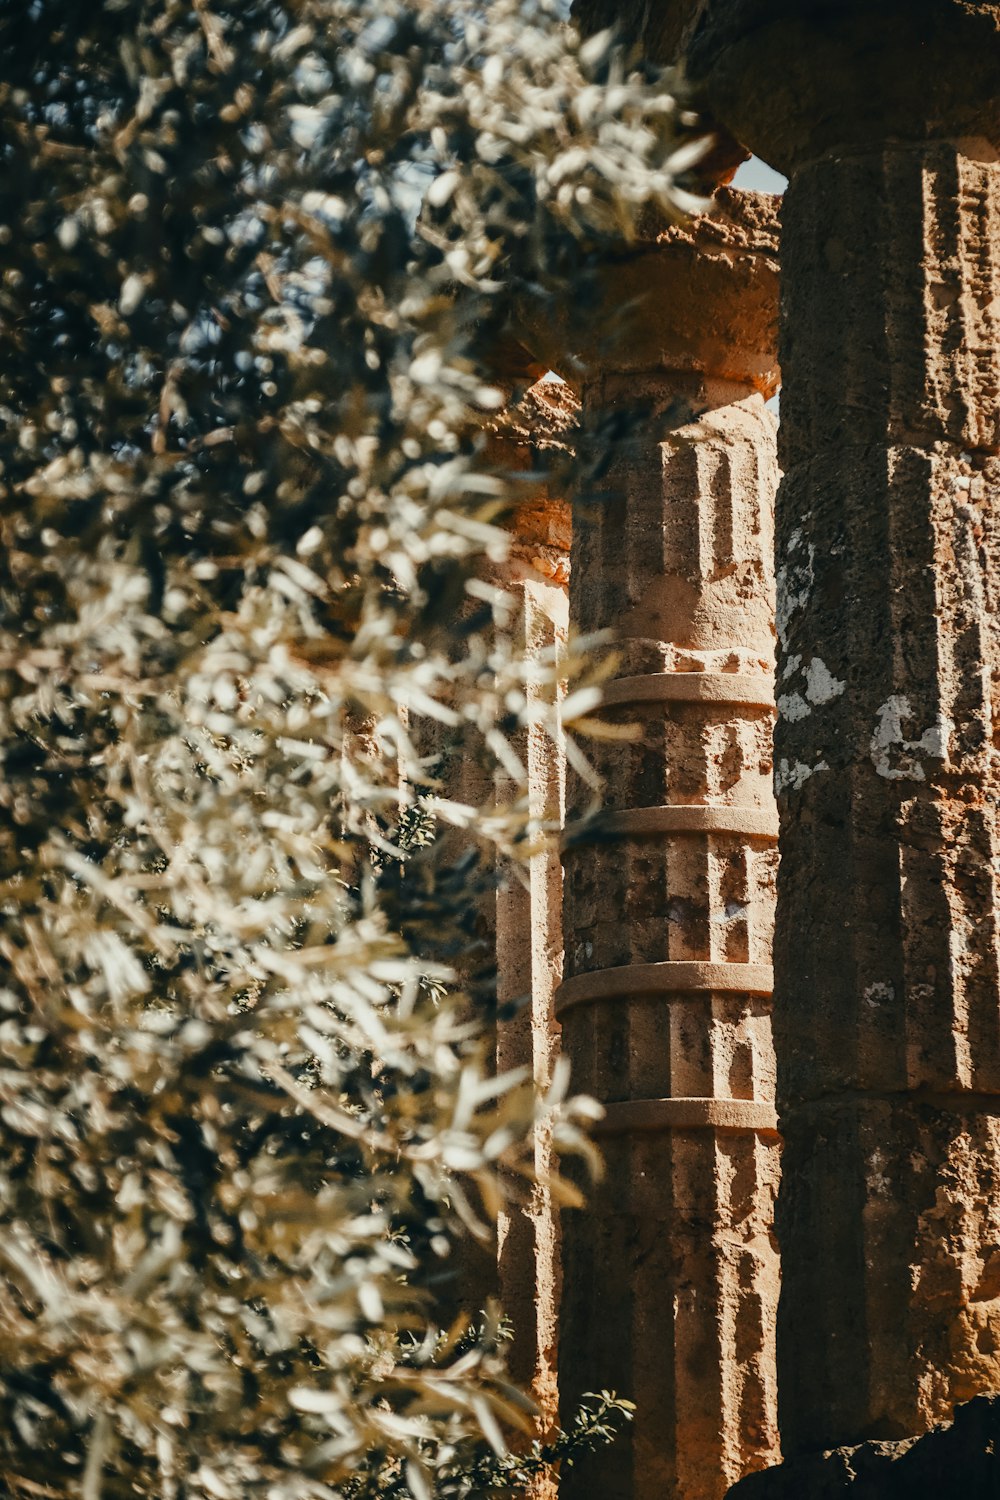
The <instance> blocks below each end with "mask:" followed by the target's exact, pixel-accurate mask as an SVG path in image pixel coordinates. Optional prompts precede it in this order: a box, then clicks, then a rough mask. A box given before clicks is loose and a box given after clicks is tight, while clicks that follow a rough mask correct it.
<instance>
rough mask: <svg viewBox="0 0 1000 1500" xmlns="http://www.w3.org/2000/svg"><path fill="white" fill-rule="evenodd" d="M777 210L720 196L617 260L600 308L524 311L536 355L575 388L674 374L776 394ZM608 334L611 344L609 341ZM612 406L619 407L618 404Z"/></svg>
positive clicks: (740, 196) (762, 202)
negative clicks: (628, 376)
mask: <svg viewBox="0 0 1000 1500" xmlns="http://www.w3.org/2000/svg"><path fill="white" fill-rule="evenodd" d="M777 202H778V200H777V199H776V198H774V197H772V196H771V195H770V194H766V193H745V192H739V191H738V190H736V189H733V188H722V189H720V191H719V193H718V195H717V203H716V207H715V209H714V210H713V212H712V213H710V214H704V215H700V216H699V217H697V218H695V219H693V220H691V221H690V223H688V224H684V225H680V224H675V225H670V226H669V227H668V228H665V229H663V230H662V232H661V233H660V234H659V235H658V236H657V237H656V238H655V239H652V240H649V241H648V242H643V243H641V244H640V245H638V246H633V247H630V248H627V249H624V250H623V251H622V254H621V256H620V257H618V258H617V259H614V260H609V261H608V263H607V265H606V266H605V267H604V268H603V272H602V276H601V279H600V287H599V290H598V299H597V305H596V306H592V305H590V304H589V303H588V304H586V305H584V306H565V307H563V308H562V309H560V310H558V311H557V312H556V314H555V315H554V314H553V311H552V309H551V308H550V307H549V306H548V304H546V305H545V308H544V310H543V312H542V313H541V314H539V313H537V312H536V311H535V310H533V309H532V308H531V307H530V306H527V305H525V306H524V307H523V309H522V314H523V318H524V329H523V330H522V336H523V337H524V338H525V339H526V340H527V341H528V342H530V344H531V348H532V352H533V353H534V354H535V355H537V357H538V358H539V359H540V360H542V361H544V362H546V363H548V364H550V365H551V366H552V368H554V369H557V370H559V372H560V373H561V374H565V376H566V378H567V379H569V380H572V381H575V382H577V383H578V384H584V383H590V384H591V385H593V382H594V380H595V378H598V377H599V376H600V373H601V372H602V371H604V370H605V369H608V370H613V371H614V373H615V375H616V376H619V375H621V374H624V373H626V372H634V373H636V374H642V373H644V372H648V371H651V370H658V369H664V368H670V369H672V370H674V371H676V372H684V371H690V372H692V373H697V374H708V375H710V376H711V377H713V379H715V380H717V381H718V380H731V381H733V382H736V383H739V384H742V385H744V386H750V387H752V388H753V389H754V390H758V391H762V392H763V393H764V394H765V395H767V396H770V395H772V394H773V393H774V391H775V390H776V389H777V385H778V378H779V376H778V362H777V354H776V349H777V343H776V337H777V317H778V219H777ZM611 330H613V337H612V336H611ZM616 399H624V396H619V397H618V398H616Z"/></svg>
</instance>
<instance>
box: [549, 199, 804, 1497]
mask: <svg viewBox="0 0 1000 1500" xmlns="http://www.w3.org/2000/svg"><path fill="white" fill-rule="evenodd" d="M722 197H723V204H722V207H721V208H720V211H719V214H718V215H717V216H716V217H714V218H711V219H706V220H703V221H699V222H697V223H696V224H695V225H694V226H692V227H689V228H687V229H684V230H680V229H676V230H671V231H668V232H667V233H666V234H664V235H663V236H662V237H661V238H660V240H659V241H658V242H657V243H656V244H654V245H649V246H648V247H646V248H645V249H643V250H642V251H640V252H639V253H637V254H636V255H634V256H632V257H630V258H624V257H623V260H622V262H621V264H620V265H619V266H618V267H616V268H613V269H609V272H608V278H607V306H606V307H605V309H604V312H603V315H602V316H604V317H607V316H611V315H612V310H613V309H619V310H620V311H618V312H617V314H615V315H616V316H619V317H621V318H623V319H626V320H627V324H626V334H625V337H623V338H622V339H621V341H620V343H618V344H616V346H615V347H616V352H615V360H616V363H615V365H614V367H610V368H609V367H608V366H607V365H604V366H603V367H602V366H601V365H600V363H599V362H598V361H599V354H598V353H597V351H596V350H595V351H594V352H591V353H589V354H588V353H587V352H586V351H585V353H584V361H585V365H586V368H587V370H588V374H587V377H586V379H585V381H584V385H583V413H584V417H583V420H584V425H585V426H586V425H587V424H588V423H590V424H591V425H594V424H599V423H604V424H607V423H609V422H611V423H612V424H614V423H615V421H616V420H617V419H618V418H620V417H624V418H625V420H624V422H619V427H620V430H621V433H622V435H621V437H620V440H619V441H618V443H617V446H616V448H615V449H614V451H613V454H612V461H611V465H610V468H609V470H608V472H607V474H606V476H605V478H604V479H603V480H602V482H601V484H600V488H599V491H598V492H597V493H595V494H592V495H590V496H588V497H581V503H580V505H579V508H578V514H577V515H576V516H575V517H574V536H573V565H572V573H571V582H570V601H571V621H572V623H573V625H575V627H576V628H577V629H580V630H583V631H590V630H598V629H606V628H609V627H611V628H613V629H614V631H615V634H616V649H617V652H618V656H619V664H618V670H617V674H616V676H615V677H614V679H613V680H612V681H611V682H610V683H609V684H608V686H607V690H606V696H605V703H606V708H605V710H604V713H603V716H604V717H605V718H606V720H607V721H608V722H610V723H614V724H633V725H637V726H638V731H639V733H638V738H636V739H633V740H624V741H623V740H621V739H617V740H598V741H595V742H592V743H589V744H588V746H587V749H588V753H589V754H591V755H592V757H593V759H594V760H595V762H596V765H597V768H598V770H599V771H600V772H601V773H602V775H603V777H604V781H605V796H604V811H603V812H602V814H601V816H600V819H599V821H598V823H597V824H596V825H594V824H587V823H584V824H583V825H582V826H581V825H580V824H579V823H578V822H577V823H574V814H573V809H572V807H571V808H570V812H569V817H568V828H567V849H566V854H565V857H564V867H565V878H566V892H565V912H564V917H565V941H566V978H565V980H564V983H563V985H562V987H561V989H560V991H559V993H558V995H557V1000H556V1009H557V1013H558V1015H559V1018H560V1020H561V1023H562V1033H563V1049H564V1051H565V1052H566V1054H567V1055H568V1056H569V1058H570V1060H571V1063H572V1068H573V1075H572V1076H573V1084H574V1087H575V1088H576V1089H582V1090H585V1091H587V1092H590V1093H592V1094H593V1095H594V1096H596V1097H597V1098H598V1099H599V1100H601V1101H602V1103H604V1105H605V1107H606V1116H605V1119H604V1121H603V1122H602V1124H601V1126H600V1127H599V1131H600V1144H601V1147H602V1149H603V1152H604V1155H605V1160H606V1175H605V1179H604V1181H603V1183H602V1184H601V1185H600V1186H599V1187H598V1188H596V1189H594V1190H592V1192H591V1193H590V1195H589V1197H588V1202H587V1206H586V1207H585V1208H584V1209H583V1210H574V1211H573V1212H571V1213H569V1214H567V1215H565V1216H564V1237H565V1253H564V1280H563V1302H562V1315H561V1316H562V1323H561V1341H560V1355H559V1369H560V1388H561V1400H562V1407H563V1421H564V1424H565V1423H567V1422H569V1421H571V1420H572V1414H573V1411H574V1409H575V1406H576V1404H577V1402H578V1400H579V1397H580V1395H581V1394H582V1393H583V1392H585V1391H588V1390H594V1389H600V1388H602V1387H605V1388H613V1389H615V1390H616V1391H617V1392H618V1393H619V1394H620V1395H623V1396H627V1397H628V1398H630V1399H631V1400H633V1401H634V1402H635V1403H636V1406H637V1411H636V1415H635V1420H634V1423H633V1424H632V1426H631V1428H630V1429H628V1430H626V1431H625V1432H624V1433H623V1434H622V1436H621V1437H620V1438H619V1439H618V1441H617V1442H616V1443H615V1444H614V1445H613V1446H612V1447H610V1448H608V1449H602V1450H601V1451H600V1452H599V1453H598V1454H597V1455H595V1456H594V1457H593V1458H592V1459H589V1460H587V1461H585V1462H583V1463H581V1464H580V1465H579V1466H578V1467H576V1468H574V1469H572V1470H570V1471H568V1472H567V1473H566V1474H564V1476H563V1482H562V1492H563V1494H564V1495H565V1496H567V1497H570V1496H572V1497H576V1496H585V1495H586V1496H593V1495H597V1494H599V1495H602V1496H604V1497H607V1500H626V1497H628V1500H654V1497H655V1500H667V1497H671V1500H673V1497H676V1500H718V1497H720V1496H722V1495H723V1494H724V1493H725V1490H726V1489H727V1487H728V1485H729V1484H730V1483H732V1481H734V1480H735V1479H737V1478H738V1477H739V1476H740V1475H741V1474H743V1473H745V1472H747V1471H748V1470H752V1469H754V1468H759V1467H761V1466H763V1465H765V1464H767V1463H770V1462H773V1461H774V1460H775V1457H776V1454H777V1447H776V1417H775V1380H774V1350H773V1339H774V1317H775V1306H776V1301H777V1292H778V1261H777V1255H776V1250H775V1244H774V1240H773V1236H772V1233H771V1222H772V1206H773V1198H774V1193H775V1188H776V1184H777V1178H778V1154H779V1144H778V1137H777V1133H776V1129H775V1112H774V1104H773V1090H774V1057H773V1049H772V1044H771V1027H770V992H771V967H770V964H771V935H772V919H773V902H774V875H775V843H776V834H777V819H776V813H775V808H774V800H773V792H772V786H771V726H772V717H773V701H774V683H773V570H772V549H773V535H772V505H773V496H774V490H775V486H776V483H777V464H776V457H775V421H774V418H773V415H772V413H771V412H770V411H768V410H767V409H766V407H765V397H766V396H767V395H768V394H770V392H771V390H772V389H773V388H774V384H775V382H776V373H777V372H776V362H775V356H774V336H775V323H776V316H777V285H776V278H777V262H776V232H775V214H774V200H772V199H767V198H761V197H758V196H757V195H754V194H734V193H726V194H723V195H722ZM596 322H597V323H599V322H600V319H597V320H596ZM585 800H586V789H585V788H581V787H579V786H578V787H577V807H576V813H577V815H579V812H580V807H581V804H582V803H584V802H585Z"/></svg>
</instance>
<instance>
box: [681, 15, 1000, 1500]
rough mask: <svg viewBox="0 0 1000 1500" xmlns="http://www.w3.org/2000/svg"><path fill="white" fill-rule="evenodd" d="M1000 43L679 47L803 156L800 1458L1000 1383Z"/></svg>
mask: <svg viewBox="0 0 1000 1500" xmlns="http://www.w3.org/2000/svg"><path fill="white" fill-rule="evenodd" d="M998 50H1000V6H998V5H996V4H987V3H971V0H916V3H914V4H913V5H906V6H904V5H902V4H886V5H882V6H877V7H872V6H863V5H860V4H857V3H855V0H848V3H845V4H844V5H842V6H837V7H833V6H829V5H825V4H821V3H819V0H801V3H799V0H795V3H793V0H708V3H707V4H706V5H705V6H704V7H703V10H702V14H701V17H700V20H699V23H698V28H697V31H696V34H695V37H694V41H693V43H692V51H691V55H690V59H689V61H690V67H691V72H692V74H693V75H694V76H695V77H696V78H697V79H698V80H699V81H700V86H701V87H702V88H703V89H704V90H705V92H706V95H707V96H708V97H710V98H712V99H713V100H714V101H715V105H716V108H717V110H718V111H719V112H720V114H721V115H722V118H723V119H724V120H725V121H726V123H727V124H728V125H729V127H730V128H731V129H732V130H733V132H734V133H735V134H736V135H737V136H738V137H739V138H740V139H741V140H745V141H746V142H747V143H748V145H750V146H751V147H752V148H754V149H756V150H758V151H759V152H760V153H761V154H762V155H763V156H764V157H765V159H767V160H768V161H770V162H771V163H772V164H774V165H775V166H778V167H780V168H782V169H783V170H785V171H787V172H788V173H789V174H790V178H791V181H790V186H789V189H788V193H787V195H786V197H785V199H784V203H783V208H782V275H783V293H782V374H783V379H784V386H783V395H782V428H781V453H782V463H783V467H784V469H785V478H784V480H783V483H782V487H781V491H780V493H779V498H778V504H777V565H778V573H777V581H778V589H777V622H778V632H779V650H778V685H777V696H778V708H779V720H778V724H777V728H776V734H775V759H776V766H777V775H776V784H777V788H778V793H779V810H780V817H781V835H780V840H781V873H780V878H779V900H778V918H777V932H776V939H775V1011H774V1035H775V1046H776V1052H777V1059H778V1106H779V1115H780V1120H781V1126H782V1132H783V1135H784V1137H785V1143H786V1144H785V1153H784V1158H783V1179H782V1188H781V1193H780V1196H779V1203H778V1232H779V1239H780V1242H781V1246H782V1256H783V1276H784V1282H783V1290H782V1299H781V1305H780V1309H779V1320H778V1369H779V1404H780V1417H781V1433H782V1445H783V1448H784V1449H785V1451H786V1452H789V1453H793V1454H794V1453H797V1452H808V1451H816V1450H821V1449H826V1448H833V1447H836V1446H839V1445H843V1444H857V1443H859V1442H861V1441H862V1440H864V1439H869V1438H874V1439H891V1438H901V1437H905V1436H912V1435H914V1434H917V1433H920V1432H923V1431H925V1430H926V1429H927V1428H928V1427H929V1426H930V1425H931V1424H933V1423H934V1422H935V1421H939V1420H942V1419H946V1418H947V1417H948V1416H949V1415H950V1413H951V1411H952V1410H953V1408H954V1406H955V1404H956V1403H958V1402H962V1401H964V1400H967V1399H968V1398H970V1397H972V1396H974V1395H976V1394H977V1393H979V1392H989V1391H995V1390H997V1389H1000V1253H998V1250H997V1246H998V1245H1000V1050H998V1049H1000V977H998V970H997V936H998V934H997V930H996V897H997V891H996V878H997V876H996V872H997V854H998V848H997V842H998V830H997V807H998V795H997V794H998V779H997V778H998V769H997V767H998V762H997V754H996V746H997V727H996V723H995V717H996V711H997V704H996V694H997V682H998V675H1000V633H998V623H997V614H996V602H997V601H996V597H995V595H996V589H997V576H998V567H1000V551H998V548H1000V535H998V525H997V519H996V506H995V503H994V499H995V495H996V492H997V485H998V481H1000V459H998V456H997V450H998V446H1000V412H998V390H1000V337H998V333H1000V329H998V318H1000V304H998V301H997V291H998V276H1000V239H998V218H1000V150H998V148H1000V97H998V96H1000V70H998V68H997V56H998ZM879 80H881V82H879ZM775 1482H776V1484H777V1483H778V1479H777V1477H776V1481H775ZM774 1492H775V1493H779V1492H781V1491H779V1490H778V1489H775V1491H774ZM782 1493H783V1492H782Z"/></svg>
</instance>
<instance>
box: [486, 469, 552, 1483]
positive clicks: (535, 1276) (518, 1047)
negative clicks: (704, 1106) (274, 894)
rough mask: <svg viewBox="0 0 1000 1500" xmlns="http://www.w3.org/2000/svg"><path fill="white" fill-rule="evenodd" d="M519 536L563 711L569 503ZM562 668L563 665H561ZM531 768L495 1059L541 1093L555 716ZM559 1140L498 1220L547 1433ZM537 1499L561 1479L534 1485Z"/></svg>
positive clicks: (528, 602)
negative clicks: (525, 843)
mask: <svg viewBox="0 0 1000 1500" xmlns="http://www.w3.org/2000/svg"><path fill="white" fill-rule="evenodd" d="M513 530H514V532H515V536H516V538H517V540H516V542H515V543H514V548H513V555H512V556H511V558H510V559H509V560H508V562H507V563H506V564H505V579H504V586H505V588H506V589H507V590H508V591H509V592H510V593H512V594H514V596H515V597H516V598H518V600H519V601H520V615H519V626H518V628H519V630H520V632H521V633H522V641H523V646H524V650H525V653H526V655H527V657H528V659H529V660H531V661H533V662H535V663H537V668H538V670H537V673H536V674H535V676H534V677H533V679H532V680H530V681H529V683H528V685H527V691H528V698H529V703H534V704H536V705H538V707H539V708H541V709H542V710H543V713H544V715H545V717H546V718H550V716H553V715H554V714H556V713H557V704H558V698H559V692H560V685H559V682H558V680H557V679H555V678H554V677H553V668H555V667H556V663H558V661H559V658H560V656H561V655H562V653H563V651H564V649H565V642H566V629H567V616H568V599H567V584H568V580H569V537H570V517H569V506H568V505H567V504H566V503H565V502H564V501H563V502H561V501H558V500H555V499H550V498H548V497H547V496H541V497H538V498H536V499H535V500H533V501H531V502H528V503H526V504H524V505H522V506H521V507H520V508H519V510H518V512H517V513H516V515H515V517H514V520H513ZM556 669H557V668H556ZM520 749H521V752H522V754H523V756H524V759H525V762H526V765H527V771H528V797H529V804H530V812H531V816H532V818H533V819H534V820H536V822H537V824H538V825H540V826H542V827H543V828H544V829H547V830H548V837H547V838H544V839H542V840H541V841H539V844H538V847H537V849H536V851H535V852H534V853H533V854H532V855H531V857H530V859H529V861H528V866H527V870H526V871H525V870H524V869H521V870H520V871H516V872H515V871H510V872H508V875H507V878H506V879H505V880H503V881H502V882H501V887H500V890H499V892H498V895H497V1000H498V1003H499V1007H500V1019H499V1022H498V1026H497V1066H498V1068H499V1069H500V1070H501V1071H503V1070H505V1069H508V1068H520V1067H523V1068H527V1069H528V1070H529V1071H530V1074H531V1076H532V1078H533V1080H534V1084H535V1088H536V1091H537V1093H538V1095H539V1097H543V1096H544V1095H545V1093H546V1092H547V1091H548V1089H549V1088H550V1086H551V1084H552V1080H553V1072H554V1068H555V1060H556V1057H557V1056H558V1050H559V1043H558V1027H557V1025H556V1020H555V1012H554V996H555V991H556V988H557V986H558V984H559V980H560V979H561V977H562V871H561V869H560V864H559V846H558V836H557V832H556V830H558V828H559V827H560V826H561V823H562V818H563V805H564V797H565V784H566V777H565V761H564V759H563V755H562V752H561V745H560V742H559V739H558V736H557V737H555V738H553V735H552V733H551V724H550V723H548V724H547V723H544V722H537V723H533V724H531V725H529V727H528V729H527V730H526V732H525V734H524V735H523V737H522V744H521V746H520ZM552 1157H553V1152H552V1143H551V1139H550V1136H549V1135H548V1134H547V1133H546V1132H545V1130H544V1129H539V1130H537V1131H536V1133H535V1141H534V1165H535V1173H536V1178H537V1180H536V1182H535V1183H534V1185H533V1186H532V1188H531V1189H530V1192H529V1193H528V1196H527V1198H526V1199H524V1198H522V1199H521V1201H517V1200H516V1199H515V1200H514V1201H512V1202H511V1204H509V1205H508V1206H507V1207H506V1208H505V1209H504V1211H503V1212H502V1213H501V1215H500V1222H499V1225H498V1247H497V1249H498V1268H499V1294H500V1303H501V1306H502V1308H503V1311H504V1314H505V1315H506V1316H507V1317H508V1318H509V1319H510V1320H511V1323H512V1326H513V1340H512V1343H511V1346H510V1354H509V1360H508V1365H509V1368H510V1371H511V1374H512V1376H513V1377H514V1379H515V1380H516V1381H517V1382H518V1383H519V1385H521V1386H522V1387H523V1388H524V1389H526V1390H528V1391H530V1393H531V1395H532V1396H533V1398H534V1400H535V1402H536V1404H537V1406H538V1429H539V1431H540V1432H541V1433H543V1434H550V1433H551V1431H552V1430H553V1429H554V1428H555V1426H556V1425H557V1422H558V1386H557V1371H556V1362H557V1353H558V1313H559V1291H560V1280H561V1271H560V1259H559V1211H558V1207H557V1205H556V1203H555V1201H554V1199H553V1195H552V1192H551V1189H550V1188H549V1186H548V1185H547V1178H548V1176H549V1174H550V1172H551V1170H552V1167H553V1160H552ZM532 1495H533V1500H547V1497H549V1496H550V1495H554V1486H553V1485H552V1484H551V1483H550V1482H549V1481H546V1480H540V1481H538V1482H536V1485H535V1487H534V1488H533V1490H532Z"/></svg>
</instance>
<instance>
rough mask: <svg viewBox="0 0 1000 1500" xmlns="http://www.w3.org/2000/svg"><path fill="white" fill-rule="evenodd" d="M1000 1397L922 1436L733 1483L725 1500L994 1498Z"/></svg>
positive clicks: (819, 1457)
mask: <svg viewBox="0 0 1000 1500" xmlns="http://www.w3.org/2000/svg"><path fill="white" fill-rule="evenodd" d="M998 1494H1000V1399H997V1398H994V1399H992V1400H991V1399H989V1398H988V1397H985V1396H981V1397H979V1399H978V1400H975V1401H970V1402H969V1403H968V1404H967V1405H965V1406H960V1407H959V1408H958V1409H957V1411H956V1412H955V1419H954V1422H952V1423H949V1424H947V1425H945V1426H941V1427H937V1428H935V1429H933V1430H932V1431H931V1432H928V1433H926V1434H925V1435H924V1436H923V1437H920V1438H904V1439H903V1440H902V1441H900V1442H894V1443H893V1442H870V1443H861V1444H859V1445H857V1446H856V1447H850V1448H836V1449H833V1450H832V1451H830V1452H827V1453H811V1454H805V1455H803V1456H801V1457H799V1458H793V1459H789V1460H788V1462H787V1463H784V1464H780V1465H779V1466H778V1467H777V1468H774V1469H768V1470H766V1471H765V1472H764V1473H762V1474H753V1475H751V1476H750V1477H749V1478H747V1479H744V1480H743V1481H742V1482H741V1483H740V1484H737V1485H736V1486H735V1487H734V1488H733V1489H732V1490H731V1491H730V1495H729V1497H728V1500H946V1497H949V1496H952V1495H961V1497H962V1500H995V1497H996V1495H998Z"/></svg>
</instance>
